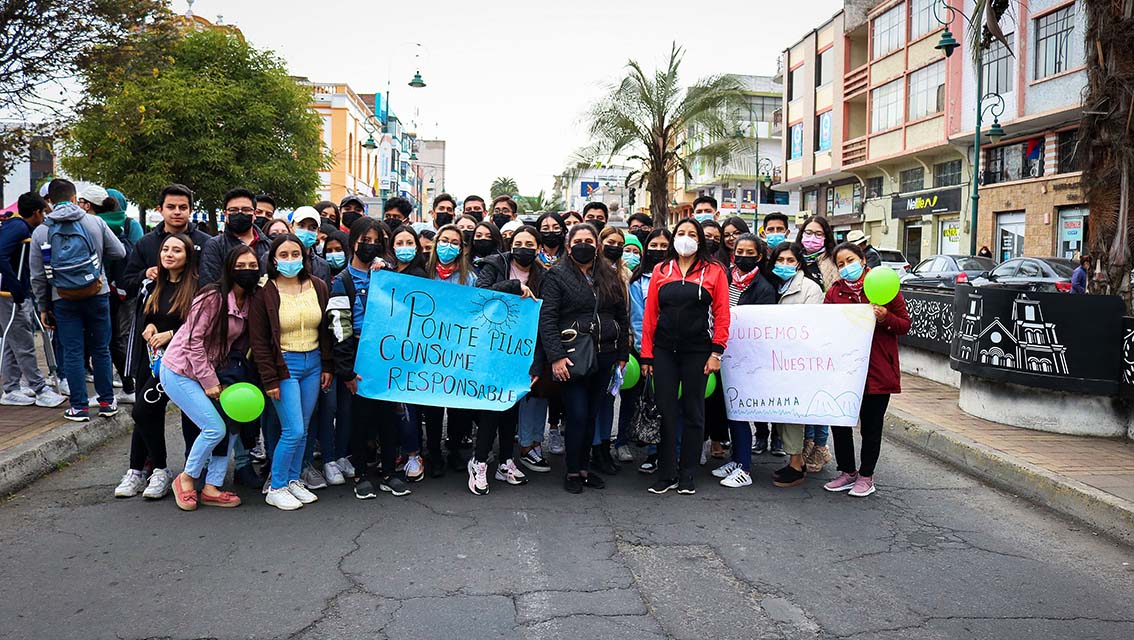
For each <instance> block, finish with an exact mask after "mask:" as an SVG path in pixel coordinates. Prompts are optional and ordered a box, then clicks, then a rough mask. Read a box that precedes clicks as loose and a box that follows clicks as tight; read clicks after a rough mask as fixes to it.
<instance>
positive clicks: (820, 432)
mask: <svg viewBox="0 0 1134 640" xmlns="http://www.w3.org/2000/svg"><path fill="white" fill-rule="evenodd" d="M830 434H831V428H830V427H827V426H823V425H819V424H809V425H807V426H805V427H804V428H803V439H804V440H814V441H815V446H817V447H825V446H827V436H828V435H830Z"/></svg>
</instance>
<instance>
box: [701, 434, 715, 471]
mask: <svg viewBox="0 0 1134 640" xmlns="http://www.w3.org/2000/svg"><path fill="white" fill-rule="evenodd" d="M712 446H713V441H712V440H706V441H705V443H704V444H702V445H701V465H702V466H704V465H705V464H708V462H709V451H710V449H711V448H712Z"/></svg>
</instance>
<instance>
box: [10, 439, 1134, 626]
mask: <svg viewBox="0 0 1134 640" xmlns="http://www.w3.org/2000/svg"><path fill="white" fill-rule="evenodd" d="M168 433H169V441H170V444H171V445H175V444H176V442H175V441H179V440H180V438H179V437H176V436H178V435H179V429H178V428H177V427H176V426H171V428H170V429H169V430H168ZM127 446H128V440H127V439H126V438H122V439H119V440H116V441H114V442H112V443H110V444H108V445H107V446H104V447H102V448H101V449H98V450H97V451H95V452H93V453H92V454H91V455H89V456H87V457H86V458H85V459H83V460H81V461H79V462H77V463H75V464H73V465H71V466H69V467H67V468H65V469H62V470H60V471H58V472H56V473H54V474H52V475H51V476H49V477H47V478H44V479H43V480H41V481H39V482H38V483H36V484H35V485H34V486H32V487H30V488H29V489H27V490H26V491H24V492H22V493H21V494H19V495H18V496H16V497H15V498H13V499H11V500H9V501H7V502H6V503H5V504H3V505H2V506H0V637H4V638H53V639H55V638H57V639H64V638H166V637H169V638H200V637H214V638H302V639H304V640H311V639H314V638H355V637H365V638H430V639H437V638H478V639H481V638H497V637H502V638H558V637H565V636H573V637H579V638H618V639H619V640H631V639H635V638H661V637H673V638H690V639H698V640H699V639H711V640H717V639H724V638H893V639H899V638H900V639H903V640H906V639H920V638H935V639H936V638H941V639H959V638H990V639H995V640H1010V639H1013V638H1021V639H1026V640H1038V639H1044V638H1116V639H1123V640H1130V638H1134V550H1132V549H1130V548H1128V547H1123V546H1120V545H1118V544H1115V543H1113V542H1111V541H1109V540H1107V539H1105V538H1102V537H1099V536H1096V535H1094V534H1093V533H1092V532H1091V531H1090V530H1088V529H1086V528H1085V527H1082V526H1080V525H1077V524H1075V523H1073V522H1070V521H1068V520H1065V519H1062V518H1060V517H1059V516H1057V515H1055V514H1053V513H1051V512H1048V511H1046V510H1045V509H1043V508H1040V507H1037V506H1035V505H1032V504H1031V503H1028V502H1026V501H1023V500H1020V499H1016V498H1014V497H1012V496H1010V495H1006V494H1004V493H1001V492H998V491H996V490H993V489H990V488H988V487H986V486H984V485H982V484H980V483H979V482H977V481H975V480H972V479H970V478H968V477H966V476H964V475H961V474H958V473H956V472H954V471H952V470H950V469H948V468H946V467H944V466H942V465H940V464H937V463H936V462H933V461H930V460H929V459H927V458H924V457H922V456H920V455H918V454H915V453H912V452H909V451H906V450H903V449H900V448H898V447H897V446H896V445H892V444H891V443H889V442H887V443H885V444H884V447H883V455H882V461H881V463H880V465H879V470H878V475H877V481H878V485H879V492H878V493H877V494H875V495H874V496H872V497H870V498H866V499H855V498H851V497H849V496H846V495H843V494H839V495H833V494H829V493H827V492H825V491H823V490H822V488H821V487H820V486H819V483H820V481H819V480H818V479H815V480H809V482H808V484H806V485H805V486H803V487H799V488H795V489H775V488H773V487H772V486H771V484H770V482H769V481H768V474H769V472H770V471H772V470H773V469H774V468H776V466H778V464H782V460H781V459H773V458H769V457H766V456H763V457H761V458H760V463H759V466H758V469H757V472H756V479H757V483H756V484H755V485H754V486H752V487H749V488H747V489H724V488H722V487H719V486H716V485H715V484H714V483H712V482H711V477H709V475H708V470H707V469H706V470H705V471H704V473H703V477H701V478H699V480H700V482H699V485H698V493H697V495H696V496H678V495H676V494H673V493H670V494H667V495H665V496H653V495H650V494H648V493H646V491H645V488H646V486H647V485H648V480H647V478H646V477H644V476H641V475H639V474H637V473H635V472H632V471H629V470H626V471H623V473H622V474H620V476H618V477H614V478H611V479H610V480H609V485H608V488H607V489H606V490H604V491H587V492H585V493H584V494H582V495H579V496H574V495H570V494H567V493H565V492H564V491H563V490H562V488H561V476H560V475H559V473H558V472H553V473H551V474H546V475H544V476H540V477H536V478H534V480H533V481H532V483H530V484H529V485H527V486H524V487H507V486H503V485H501V484H499V483H493V484H492V492H491V493H490V494H489V495H488V496H484V497H480V498H478V497H475V496H473V495H471V494H470V493H469V492H468V490H467V488H466V487H465V478H464V477H456V476H454V475H449V476H446V477H445V478H444V479H442V480H433V481H431V480H427V481H425V482H424V483H421V484H418V485H414V486H413V490H414V491H413V494H412V495H411V496H407V497H404V498H394V497H392V496H389V495H381V496H379V498H378V499H376V500H371V501H366V502H360V501H358V500H356V499H354V497H353V496H352V495H351V494H350V493H349V491H348V490H347V489H346V488H345V487H332V488H330V489H326V490H323V491H320V492H318V495H319V497H320V501H319V502H318V503H316V504H314V505H310V506H308V507H305V508H303V509H302V510H300V511H297V512H291V513H284V512H280V511H277V510H275V509H273V508H271V507H268V506H267V505H265V504H264V503H263V502H262V499H261V497H260V495H259V493H258V492H249V491H243V492H242V495H243V496H244V498H245V505H243V506H241V507H240V508H238V509H235V510H223V509H207V508H202V509H201V510H200V511H198V512H195V513H181V512H179V511H178V510H177V508H176V506H175V505H174V503H173V500H172V498H167V499H165V500H163V501H161V502H157V503H153V502H143V501H142V499H141V498H134V499H129V500H115V499H114V498H113V497H112V491H113V487H114V485H115V484H116V483H117V481H118V479H119V477H120V476H121V474H122V471H123V470H124V467H125V464H126V453H127ZM170 455H171V459H178V460H180V455H181V454H180V452H179V450H177V449H175V450H171V451H170ZM555 464H556V465H559V464H561V461H560V460H556V461H555ZM558 469H559V467H558V466H557V470H558ZM823 475H824V477H827V476H829V475H832V474H831V473H826V474H823Z"/></svg>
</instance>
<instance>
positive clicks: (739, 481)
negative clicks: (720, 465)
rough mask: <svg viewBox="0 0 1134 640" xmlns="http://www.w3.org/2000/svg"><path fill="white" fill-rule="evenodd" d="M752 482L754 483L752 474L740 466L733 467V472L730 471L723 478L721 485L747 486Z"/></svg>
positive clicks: (732, 487) (730, 486) (733, 487)
mask: <svg viewBox="0 0 1134 640" xmlns="http://www.w3.org/2000/svg"><path fill="white" fill-rule="evenodd" d="M750 484H752V476H751V475H749V474H747V473H745V472H744V469H741V468H740V467H737V468H735V469H733V471H732V473H730V474H729V475H728V477H727V478H725V479H724V480H721V486H722V487H728V488H730V489H735V488H737V487H747V486H748V485H750Z"/></svg>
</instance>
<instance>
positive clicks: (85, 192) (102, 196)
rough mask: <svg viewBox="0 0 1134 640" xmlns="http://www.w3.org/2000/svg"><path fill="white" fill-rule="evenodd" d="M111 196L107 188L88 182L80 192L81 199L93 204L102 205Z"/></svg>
mask: <svg viewBox="0 0 1134 640" xmlns="http://www.w3.org/2000/svg"><path fill="white" fill-rule="evenodd" d="M109 197H110V194H109V193H107V192H106V189H103V188H102V187H100V186H98V185H97V184H88V185H87V186H85V187H83V189H82V191H80V192H79V199H80V200H86V201H87V202H89V203H91V204H97V205H101V204H102V203H103V202H105V201H106V199H107V198H109Z"/></svg>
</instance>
